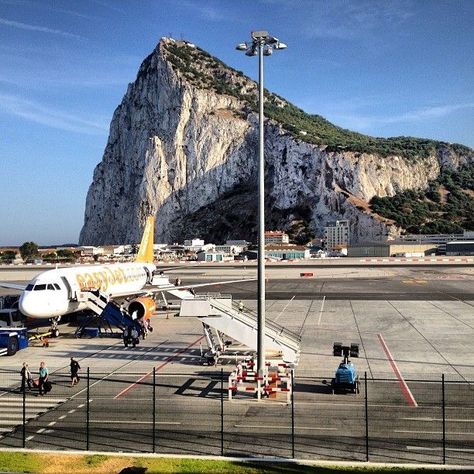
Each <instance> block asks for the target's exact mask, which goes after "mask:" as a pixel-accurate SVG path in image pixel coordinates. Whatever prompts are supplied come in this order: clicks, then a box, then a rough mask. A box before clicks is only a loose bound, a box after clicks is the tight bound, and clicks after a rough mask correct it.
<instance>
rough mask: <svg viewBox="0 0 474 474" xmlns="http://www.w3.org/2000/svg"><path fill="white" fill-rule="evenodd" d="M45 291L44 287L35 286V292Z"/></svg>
mask: <svg viewBox="0 0 474 474" xmlns="http://www.w3.org/2000/svg"><path fill="white" fill-rule="evenodd" d="M41 290H46V285H35V291H41Z"/></svg>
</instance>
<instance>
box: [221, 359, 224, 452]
mask: <svg viewBox="0 0 474 474" xmlns="http://www.w3.org/2000/svg"><path fill="white" fill-rule="evenodd" d="M221 456H224V369H223V368H221Z"/></svg>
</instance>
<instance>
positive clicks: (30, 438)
mask: <svg viewBox="0 0 474 474" xmlns="http://www.w3.org/2000/svg"><path fill="white" fill-rule="evenodd" d="M34 437H35V435H31V436H28V437H27V438H26V439H25V441H31V440H32V439H33V438H34Z"/></svg>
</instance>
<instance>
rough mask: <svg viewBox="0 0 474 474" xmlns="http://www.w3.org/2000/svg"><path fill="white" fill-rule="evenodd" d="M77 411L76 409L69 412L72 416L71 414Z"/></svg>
mask: <svg viewBox="0 0 474 474" xmlns="http://www.w3.org/2000/svg"><path fill="white" fill-rule="evenodd" d="M75 411H76V410H75V409H72V410H69V411H68V413H69V414H71V413H74V412H75Z"/></svg>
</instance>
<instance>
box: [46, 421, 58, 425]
mask: <svg viewBox="0 0 474 474" xmlns="http://www.w3.org/2000/svg"><path fill="white" fill-rule="evenodd" d="M55 424H56V422H55V421H52V422H51V423H48V426H54V425H55Z"/></svg>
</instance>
